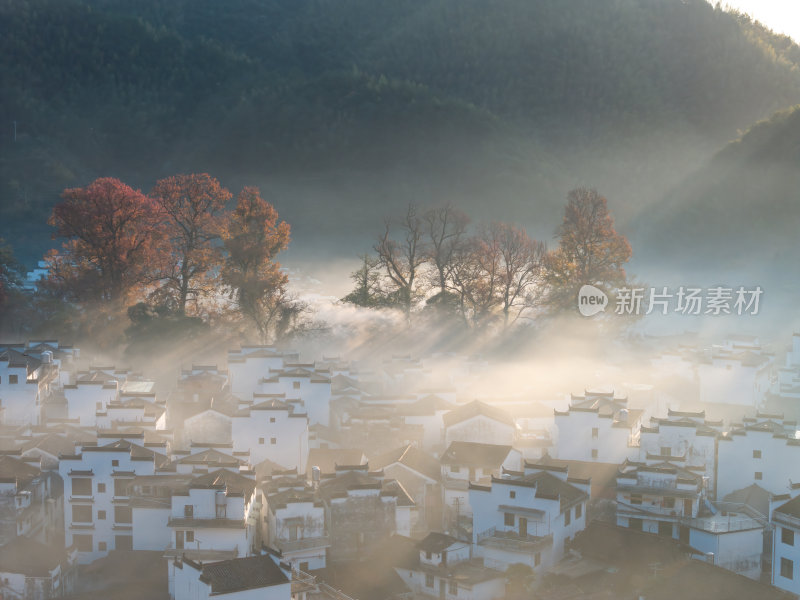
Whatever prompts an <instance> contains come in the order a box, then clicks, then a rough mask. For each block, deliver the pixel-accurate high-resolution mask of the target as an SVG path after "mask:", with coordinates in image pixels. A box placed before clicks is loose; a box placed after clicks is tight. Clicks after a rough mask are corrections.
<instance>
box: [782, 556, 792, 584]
mask: <svg viewBox="0 0 800 600" xmlns="http://www.w3.org/2000/svg"><path fill="white" fill-rule="evenodd" d="M781 577H784V578H786V579H794V562H793V561H791V560H789V559H788V558H781Z"/></svg>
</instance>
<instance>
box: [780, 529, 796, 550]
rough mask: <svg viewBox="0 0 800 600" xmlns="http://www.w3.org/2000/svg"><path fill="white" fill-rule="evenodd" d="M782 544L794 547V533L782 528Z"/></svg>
mask: <svg viewBox="0 0 800 600" xmlns="http://www.w3.org/2000/svg"><path fill="white" fill-rule="evenodd" d="M781 543H783V544H786V545H787V546H794V531H792V530H791V529H786V527H781Z"/></svg>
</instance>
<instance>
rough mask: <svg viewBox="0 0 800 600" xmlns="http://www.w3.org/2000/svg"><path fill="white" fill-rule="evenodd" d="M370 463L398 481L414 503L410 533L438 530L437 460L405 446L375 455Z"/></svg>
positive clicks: (439, 475) (439, 479) (439, 474)
mask: <svg viewBox="0 0 800 600" xmlns="http://www.w3.org/2000/svg"><path fill="white" fill-rule="evenodd" d="M370 464H371V465H372V466H373V467H374V468H375V469H379V470H382V471H383V473H384V475H385V476H386V477H387V478H390V479H395V480H396V481H399V482H400V483H401V484H402V486H403V488H404V489H405V490H406V491H407V492H408V494H409V495H410V496H411V498H412V499H413V500H414V504H415V507H416V511H415V514H416V517H417V519H416V520H415V521H414V522H412V523H411V531H412V532H415V533H417V532H423V531H425V532H427V531H430V530H432V529H439V528H441V527H442V487H441V484H442V467H441V464H440V463H439V461H438V460H436V459H435V458H434V457H433V456H431V455H430V454H427V453H426V452H424V451H423V450H420V449H419V448H417V447H415V446H412V445H411V444H407V445H405V446H401V447H400V448H396V449H395V450H390V451H389V452H385V453H383V454H381V455H379V456H377V457H376V458H374V459H372V460H371V461H370Z"/></svg>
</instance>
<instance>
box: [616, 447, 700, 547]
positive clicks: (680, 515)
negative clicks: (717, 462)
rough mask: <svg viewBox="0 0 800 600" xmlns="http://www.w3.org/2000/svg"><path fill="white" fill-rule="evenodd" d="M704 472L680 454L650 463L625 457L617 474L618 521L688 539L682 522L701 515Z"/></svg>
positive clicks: (633, 527) (643, 529) (622, 523)
mask: <svg viewBox="0 0 800 600" xmlns="http://www.w3.org/2000/svg"><path fill="white" fill-rule="evenodd" d="M702 472H703V469H702V467H693V468H692V467H685V466H684V465H683V460H682V459H680V458H678V457H675V458H673V459H671V460H670V461H664V462H662V463H657V464H649V465H648V464H646V463H639V462H633V461H626V462H625V463H624V464H623V465H622V466H621V467H620V471H619V474H618V475H617V525H618V526H619V527H628V528H630V529H634V530H636V531H644V532H646V533H657V534H659V535H662V536H665V537H669V538H674V539H680V540H682V541H684V542H686V543H688V542H689V539H688V533H689V532H688V528H686V527H683V528H682V527H681V524H682V523H683V522H684V521H682V520H688V519H694V518H697V517H698V516H699V515H700V509H701V506H702V504H703V501H704V496H703V477H702Z"/></svg>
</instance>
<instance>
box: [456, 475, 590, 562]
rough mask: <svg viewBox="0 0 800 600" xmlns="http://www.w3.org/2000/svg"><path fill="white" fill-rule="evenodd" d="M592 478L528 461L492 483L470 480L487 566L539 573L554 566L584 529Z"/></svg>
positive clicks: (475, 533)
mask: <svg viewBox="0 0 800 600" xmlns="http://www.w3.org/2000/svg"><path fill="white" fill-rule="evenodd" d="M589 491H590V481H589V480H578V479H572V478H570V477H569V474H568V468H566V467H564V468H561V467H552V466H547V465H543V464H539V463H525V465H524V469H523V470H522V471H508V470H505V471H504V473H503V475H502V476H501V477H492V479H491V482H490V483H489V485H479V484H474V483H471V484H470V486H469V496H470V504H471V505H472V509H473V526H472V543H473V544H475V550H476V553H477V554H478V555H479V556H482V557H483V560H484V563H485V564H486V566H488V567H493V568H497V569H500V570H503V571H504V570H505V569H507V568H508V567H509V566H510V565H512V564H515V563H523V564H526V565H528V566H529V567H531V568H532V569H533V570H534V571H535V572H536V573H542V572H544V571H545V570H547V569H549V568H550V567H552V566H553V565H555V564H556V563H557V562H558V561H560V560H561V558H562V557H563V556H564V554H565V553H566V551H567V550H568V548H569V543H570V541H571V540H572V539H573V538H574V537H575V536H576V535H577V534H578V533H579V532H581V531H583V529H584V528H585V527H586V523H587V519H586V509H587V503H588V501H589Z"/></svg>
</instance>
